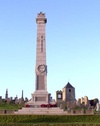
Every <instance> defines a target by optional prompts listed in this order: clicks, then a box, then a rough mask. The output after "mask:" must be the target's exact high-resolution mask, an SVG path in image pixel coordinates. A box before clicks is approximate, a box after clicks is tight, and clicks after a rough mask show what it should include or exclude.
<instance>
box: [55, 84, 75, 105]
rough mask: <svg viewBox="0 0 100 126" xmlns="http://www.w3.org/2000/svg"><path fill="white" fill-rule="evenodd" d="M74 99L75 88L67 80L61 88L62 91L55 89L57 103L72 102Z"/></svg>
mask: <svg viewBox="0 0 100 126" xmlns="http://www.w3.org/2000/svg"><path fill="white" fill-rule="evenodd" d="M75 100H76V99H75V88H74V87H73V86H72V85H71V84H70V83H69V82H68V83H67V84H66V85H65V86H64V88H62V91H61V90H60V91H56V102H57V103H58V104H60V103H62V102H74V101H75Z"/></svg>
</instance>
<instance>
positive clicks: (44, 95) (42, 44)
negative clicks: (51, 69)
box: [32, 12, 49, 106]
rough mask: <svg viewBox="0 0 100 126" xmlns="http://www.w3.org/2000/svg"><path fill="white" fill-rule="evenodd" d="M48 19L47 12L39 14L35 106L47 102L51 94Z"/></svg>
mask: <svg viewBox="0 0 100 126" xmlns="http://www.w3.org/2000/svg"><path fill="white" fill-rule="evenodd" d="M46 22H47V19H46V17H45V14H44V13H42V12H40V13H39V14H38V15H37V18H36V23H37V44H36V68H35V74H36V82H35V92H34V93H33V94H32V101H33V105H34V106H40V105H41V104H47V103H48V101H49V94H48V92H47V65H46V32H45V25H46Z"/></svg>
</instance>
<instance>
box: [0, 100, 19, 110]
mask: <svg viewBox="0 0 100 126" xmlns="http://www.w3.org/2000/svg"><path fill="white" fill-rule="evenodd" d="M19 108H21V105H17V104H14V103H5V102H2V103H0V110H18V109H19Z"/></svg>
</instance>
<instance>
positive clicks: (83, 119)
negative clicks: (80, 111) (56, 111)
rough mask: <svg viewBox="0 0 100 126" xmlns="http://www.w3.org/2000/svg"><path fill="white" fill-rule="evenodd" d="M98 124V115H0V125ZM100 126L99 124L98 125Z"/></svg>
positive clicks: (99, 120) (99, 119)
mask: <svg viewBox="0 0 100 126" xmlns="http://www.w3.org/2000/svg"><path fill="white" fill-rule="evenodd" d="M75 122H77V123H91V124H93V123H100V115H0V123H24V124H25V123H34V124H36V123H75ZM99 125H100V124H99Z"/></svg>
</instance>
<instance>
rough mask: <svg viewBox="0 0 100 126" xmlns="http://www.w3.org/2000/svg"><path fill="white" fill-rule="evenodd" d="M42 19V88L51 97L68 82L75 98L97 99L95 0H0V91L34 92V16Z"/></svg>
mask: <svg viewBox="0 0 100 126" xmlns="http://www.w3.org/2000/svg"><path fill="white" fill-rule="evenodd" d="M40 11H42V12H44V13H45V14H46V17H47V24H46V47H47V48H46V49H47V66H48V74H47V87H48V92H50V93H51V94H52V96H53V98H55V91H57V90H61V89H62V88H63V87H64V86H65V85H66V83H67V82H68V81H69V82H70V83H71V84H72V85H73V86H74V87H75V91H76V99H78V98H80V97H83V96H85V95H86V96H88V98H89V99H93V98H100V93H99V92H100V89H99V88H100V0H2V1H0V95H1V96H3V97H5V90H6V89H8V91H9V97H10V96H13V97H15V96H16V95H17V96H18V97H21V91H22V90H24V97H28V98H29V99H30V98H31V93H33V92H34V90H35V62H36V61H35V59H36V28H37V25H36V21H35V20H36V17H37V13H39V12H40Z"/></svg>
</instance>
